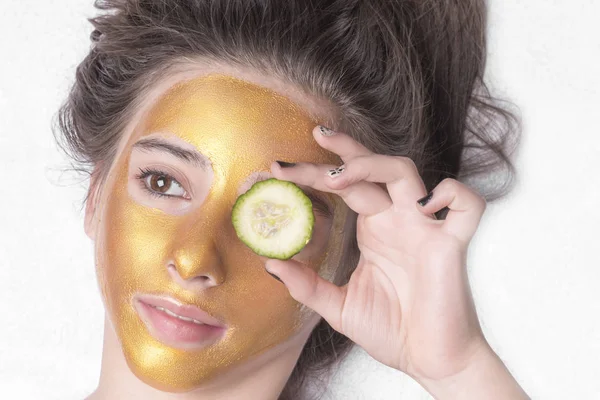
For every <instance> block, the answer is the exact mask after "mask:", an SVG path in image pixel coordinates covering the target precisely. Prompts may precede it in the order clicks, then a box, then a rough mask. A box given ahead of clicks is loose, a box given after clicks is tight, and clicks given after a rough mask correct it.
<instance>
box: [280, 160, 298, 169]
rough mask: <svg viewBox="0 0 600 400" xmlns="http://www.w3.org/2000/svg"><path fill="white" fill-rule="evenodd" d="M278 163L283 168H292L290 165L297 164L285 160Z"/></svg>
mask: <svg viewBox="0 0 600 400" xmlns="http://www.w3.org/2000/svg"><path fill="white" fill-rule="evenodd" d="M277 164H279V166H280V167H281V168H290V167H293V166H294V165H296V163H292V162H285V161H277Z"/></svg>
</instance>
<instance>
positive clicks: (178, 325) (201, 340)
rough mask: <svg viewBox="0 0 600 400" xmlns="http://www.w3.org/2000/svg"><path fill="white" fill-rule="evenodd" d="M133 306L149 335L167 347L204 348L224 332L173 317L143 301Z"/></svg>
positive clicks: (213, 327) (223, 330)
mask: <svg viewBox="0 0 600 400" xmlns="http://www.w3.org/2000/svg"><path fill="white" fill-rule="evenodd" d="M135 305H136V309H137V311H138V313H139V314H140V316H141V317H142V321H143V322H144V323H145V324H146V327H147V328H148V330H149V331H150V334H151V335H152V336H154V337H155V338H156V339H158V340H159V341H160V342H162V343H164V344H166V345H168V346H172V347H176V348H181V349H184V350H189V349H191V348H198V347H205V346H207V345H209V344H212V343H214V342H216V341H217V340H218V339H219V338H220V337H221V336H222V335H223V333H224V332H225V328H221V327H218V326H214V325H199V324H196V323H194V322H190V321H184V320H181V319H179V318H177V317H173V316H171V315H168V314H166V313H164V312H163V311H160V310H157V309H156V308H154V307H152V306H151V305H149V304H146V303H144V302H143V301H139V300H138V301H136V302H135Z"/></svg>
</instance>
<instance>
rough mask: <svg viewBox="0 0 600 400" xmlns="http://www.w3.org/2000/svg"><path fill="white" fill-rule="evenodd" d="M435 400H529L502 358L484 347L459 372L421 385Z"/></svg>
mask: <svg viewBox="0 0 600 400" xmlns="http://www.w3.org/2000/svg"><path fill="white" fill-rule="evenodd" d="M419 383H420V384H421V386H423V388H425V390H427V391H428V392H429V393H430V394H431V395H432V396H433V397H434V398H435V399H438V400H445V399H458V400H470V399H491V400H529V399H530V397H529V396H528V395H527V393H525V391H524V390H523V389H522V388H521V386H519V384H518V383H517V381H516V380H515V378H514V377H513V376H512V375H511V373H510V371H509V370H508V368H507V367H506V366H505V365H504V363H503V362H502V360H501V359H500V357H498V355H497V354H496V353H495V352H494V351H493V350H492V348H491V347H489V345H487V344H486V346H484V347H482V348H481V350H480V351H479V352H478V353H476V354H475V355H474V356H473V357H472V359H471V360H470V362H469V363H468V364H467V365H466V366H465V368H464V369H463V370H461V371H460V372H458V373H456V374H454V375H452V376H448V377H445V378H443V379H439V380H422V381H420V382H419Z"/></svg>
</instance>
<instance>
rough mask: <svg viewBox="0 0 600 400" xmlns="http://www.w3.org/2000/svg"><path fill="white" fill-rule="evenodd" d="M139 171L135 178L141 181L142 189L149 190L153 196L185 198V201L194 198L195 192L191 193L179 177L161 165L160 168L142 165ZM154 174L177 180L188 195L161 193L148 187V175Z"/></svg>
mask: <svg viewBox="0 0 600 400" xmlns="http://www.w3.org/2000/svg"><path fill="white" fill-rule="evenodd" d="M139 171H140V172H139V173H137V174H136V175H135V179H136V180H137V181H139V183H140V185H141V187H142V189H143V190H145V191H147V192H148V193H149V194H151V195H153V196H157V197H161V198H171V199H180V200H185V201H191V200H192V198H193V194H190V193H191V191H190V190H189V189H187V188H186V185H184V184H183V183H181V181H180V180H179V179H178V178H177V177H175V176H173V175H172V174H171V173H169V172H167V171H165V170H162V169H161V168H160V167H159V168H157V167H146V168H143V167H140V168H139ZM152 175H160V176H165V177H168V178H170V179H172V180H173V181H175V182H177V184H178V185H179V186H180V187H181V188H182V189H183V191H184V192H185V194H186V195H187V197H183V196H174V195H171V194H165V193H160V192H157V191H155V190H152V189H151V188H150V187H148V185H147V183H146V181H147V179H148V177H149V176H152ZM188 186H189V185H188Z"/></svg>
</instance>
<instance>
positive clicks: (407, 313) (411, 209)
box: [266, 127, 493, 391]
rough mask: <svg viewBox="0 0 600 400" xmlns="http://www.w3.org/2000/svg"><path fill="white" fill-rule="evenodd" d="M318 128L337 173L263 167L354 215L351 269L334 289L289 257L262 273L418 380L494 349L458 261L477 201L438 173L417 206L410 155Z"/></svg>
mask: <svg viewBox="0 0 600 400" xmlns="http://www.w3.org/2000/svg"><path fill="white" fill-rule="evenodd" d="M320 132H321V130H320V128H319V127H317V128H315V129H314V131H313V134H314V136H315V139H316V140H317V142H318V143H319V144H320V145H321V146H322V147H323V148H325V149H327V150H329V151H332V152H334V153H336V154H338V155H339V156H340V157H341V158H342V160H343V161H344V168H343V172H337V173H336V172H332V173H329V174H328V171H330V170H331V169H333V168H335V167H334V166H326V165H315V164H307V163H301V164H297V165H296V166H294V167H292V168H284V169H282V168H281V167H280V166H278V164H277V163H274V164H273V166H272V172H273V175H274V176H275V177H276V178H278V179H282V180H288V181H292V182H295V183H297V184H301V185H306V186H310V187H312V188H314V189H316V190H319V191H324V192H331V193H335V194H337V195H339V196H340V197H341V198H342V199H343V200H344V201H345V202H346V204H347V205H348V206H349V207H350V208H351V209H353V210H354V211H356V212H357V213H358V220H357V240H358V247H359V249H360V252H361V255H360V260H359V263H358V266H357V268H356V270H355V271H354V273H353V274H352V276H351V278H350V281H349V282H348V284H346V285H345V286H343V287H338V286H336V285H334V284H332V283H330V282H328V281H326V280H324V279H322V278H321V277H319V276H318V275H317V274H316V273H315V272H314V271H313V270H311V269H310V268H306V267H304V266H303V265H302V264H300V263H299V262H297V261H293V260H288V261H279V260H269V261H268V262H267V264H266V268H267V270H268V271H269V272H271V273H273V274H275V275H276V276H278V277H279V278H280V279H281V280H282V281H283V283H284V284H285V285H286V287H287V288H288V290H289V292H290V295H291V296H292V297H293V298H294V299H296V300H297V301H299V302H301V303H303V304H305V305H307V306H308V307H310V308H312V309H313V310H314V311H316V312H317V313H319V314H320V315H321V316H322V317H323V318H324V319H325V320H327V322H328V323H329V324H330V325H331V326H332V327H333V328H334V329H335V330H337V331H339V332H341V333H342V334H344V335H346V336H347V337H349V338H350V339H351V340H353V341H354V342H355V343H357V344H358V345H359V346H361V347H362V348H363V349H364V350H365V351H367V352H368V353H369V354H370V355H371V356H372V357H374V358H375V359H376V360H378V361H380V362H382V363H384V364H386V365H388V366H390V367H393V368H396V369H398V370H400V371H403V372H405V373H407V374H408V375H410V376H411V377H413V378H414V379H416V380H417V381H418V382H420V383H421V384H423V385H424V386H431V385H434V383H435V382H440V383H441V382H450V381H452V380H453V379H455V378H457V377H459V376H461V374H463V373H464V372H465V371H468V370H469V368H470V367H471V366H472V365H473V363H474V362H476V360H477V362H480V360H483V359H485V357H487V355H488V354H489V355H493V351H492V350H491V348H490V347H489V346H488V344H487V341H486V340H485V338H484V336H483V333H482V331H481V327H480V325H479V321H478V318H477V314H476V311H475V307H474V304H473V298H472V295H471V292H470V288H469V283H468V279H467V273H466V266H465V262H466V256H467V248H468V245H469V242H470V241H471V238H472V237H473V235H474V234H475V231H476V229H477V226H478V224H479V221H480V219H481V216H482V214H483V212H484V210H485V207H486V205H485V204H486V203H485V200H484V199H483V198H482V197H481V196H480V195H479V194H477V193H476V192H475V191H473V190H471V189H469V188H468V187H467V186H465V185H464V184H462V183H460V182H458V181H456V180H453V179H446V180H444V181H442V182H441V183H440V184H439V185H438V186H437V187H436V188H435V189H434V190H433V193H434V194H433V197H431V199H429V202H428V203H426V204H425V205H423V206H422V205H420V204H419V203H418V202H417V200H419V199H421V198H423V197H424V196H426V195H427V193H426V189H425V185H424V184H423V181H422V180H421V177H420V175H419V173H418V171H417V169H416V167H415V165H414V163H413V162H412V161H411V160H410V159H408V158H405V157H392V156H383V155H378V154H374V153H372V152H371V151H369V150H368V149H366V148H365V147H364V146H362V145H360V144H359V143H357V142H356V141H354V140H353V139H352V138H350V137H349V136H348V135H345V134H342V133H337V134H333V135H331V136H326V135H325V134H321V133H320ZM325 132H326V133H328V132H327V130H325ZM337 171H340V169H337ZM377 183H383V184H385V186H386V187H387V192H386V190H384V189H383V187H382V186H381V185H378V184H377ZM444 207H448V208H449V209H450V211H449V212H448V214H447V217H446V219H445V220H437V219H435V217H434V216H433V213H434V212H437V211H439V210H441V209H442V208H444ZM484 356H485V357H484ZM453 382H454V381H453ZM454 383H456V382H454ZM426 388H427V387H426ZM428 390H429V389H428ZM430 391H431V390H430Z"/></svg>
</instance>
